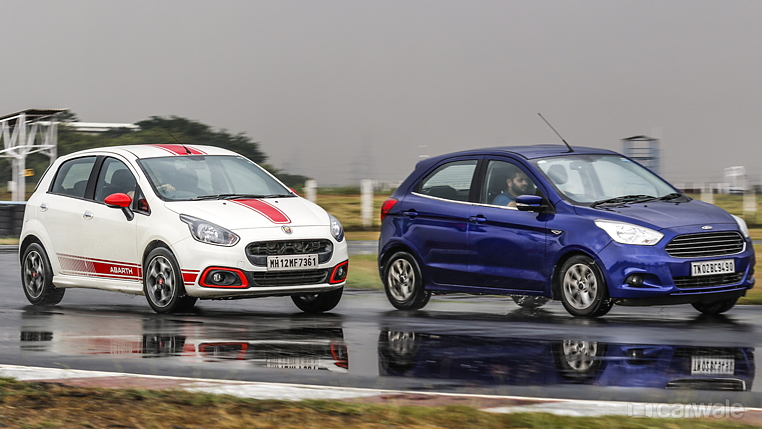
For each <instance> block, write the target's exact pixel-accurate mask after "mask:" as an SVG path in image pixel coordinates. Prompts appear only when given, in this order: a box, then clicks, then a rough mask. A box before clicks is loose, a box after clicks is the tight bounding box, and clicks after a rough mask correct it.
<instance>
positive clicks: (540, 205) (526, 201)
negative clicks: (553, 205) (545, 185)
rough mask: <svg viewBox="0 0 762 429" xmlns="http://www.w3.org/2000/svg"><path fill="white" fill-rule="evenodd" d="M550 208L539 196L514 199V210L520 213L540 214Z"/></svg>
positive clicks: (520, 196) (522, 196) (521, 196)
mask: <svg viewBox="0 0 762 429" xmlns="http://www.w3.org/2000/svg"><path fill="white" fill-rule="evenodd" d="M548 207H550V205H548V204H547V202H546V200H545V198H544V197H542V196H540V195H519V196H518V197H516V208H517V209H519V210H520V211H522V212H537V213H542V212H544V211H546V210H547V209H548Z"/></svg>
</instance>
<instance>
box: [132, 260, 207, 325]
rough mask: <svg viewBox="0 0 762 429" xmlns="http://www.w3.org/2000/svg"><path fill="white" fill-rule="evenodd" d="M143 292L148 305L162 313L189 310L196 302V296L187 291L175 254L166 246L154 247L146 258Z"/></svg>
mask: <svg viewBox="0 0 762 429" xmlns="http://www.w3.org/2000/svg"><path fill="white" fill-rule="evenodd" d="M143 293H144V294H145V296H146V300H147V301H148V305H150V306H151V308H152V309H153V311H155V312H157V313H160V314H163V313H176V312H181V311H189V310H190V309H191V308H193V306H194V305H195V304H196V298H194V297H190V296H188V295H186V293H185V286H184V283H183V276H182V273H181V271H180V266H179V265H178V264H177V260H176V259H175V255H173V254H172V252H170V251H169V249H166V248H164V247H157V248H156V249H153V250H152V251H151V253H149V254H148V257H147V258H146V260H145V266H144V267H143Z"/></svg>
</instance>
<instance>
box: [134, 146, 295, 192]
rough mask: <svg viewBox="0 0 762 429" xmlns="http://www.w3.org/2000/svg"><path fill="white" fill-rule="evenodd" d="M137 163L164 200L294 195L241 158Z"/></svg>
mask: <svg viewBox="0 0 762 429" xmlns="http://www.w3.org/2000/svg"><path fill="white" fill-rule="evenodd" d="M138 162H139V163H140V166H141V167H142V168H143V171H144V172H145V173H146V176H148V180H149V181H150V182H151V186H152V187H153V189H154V190H155V191H156V193H157V194H158V195H159V196H160V197H161V198H163V199H165V200H170V201H187V200H194V199H212V198H237V197H242V198H266V197H291V196H294V195H293V194H292V193H291V191H290V190H289V189H288V188H286V187H285V186H283V185H282V184H281V183H280V182H278V181H277V180H275V179H274V178H273V177H272V176H270V174H269V173H267V172H266V171H265V170H263V169H262V168H261V167H259V166H258V165H256V164H254V163H253V162H251V161H249V160H248V159H246V158H243V157H240V156H227V155H192V156H190V155H189V156H168V157H162V158H147V159H141V160H139V161H138Z"/></svg>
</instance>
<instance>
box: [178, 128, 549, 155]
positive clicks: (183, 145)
mask: <svg viewBox="0 0 762 429" xmlns="http://www.w3.org/2000/svg"><path fill="white" fill-rule="evenodd" d="M548 125H550V124H548ZM551 128H552V127H551ZM167 134H169V136H170V137H172V138H173V139H175V141H176V142H178V143H180V146H182V147H183V149H185V153H186V154H187V155H193V154H192V153H191V151H190V150H189V149H188V148H187V147H185V144H184V143H182V142H181V141H180V140H178V139H177V138H176V137H175V136H173V135H172V133H170V132H169V131H167ZM559 137H560V136H559Z"/></svg>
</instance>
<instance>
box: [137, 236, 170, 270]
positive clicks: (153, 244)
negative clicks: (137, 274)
mask: <svg viewBox="0 0 762 429" xmlns="http://www.w3.org/2000/svg"><path fill="white" fill-rule="evenodd" d="M159 247H163V248H165V249H167V250H169V252H170V253H172V255H175V252H173V251H172V248H171V247H170V246H169V244H167V243H165V242H163V241H161V240H153V241H151V242H150V243H148V245H146V247H145V249H143V256H142V257H141V258H140V261H141V265H142V266H143V267H145V264H146V259H147V258H148V254H150V253H151V252H152V251H153V250H154V249H157V248H159ZM175 259H177V256H176V255H175ZM179 263H180V262H179V261H178V264H179Z"/></svg>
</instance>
